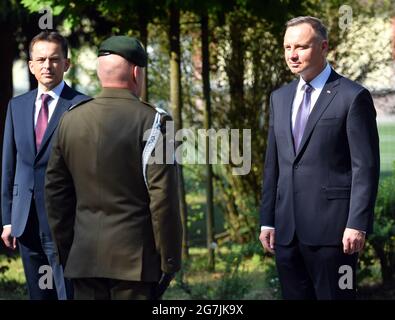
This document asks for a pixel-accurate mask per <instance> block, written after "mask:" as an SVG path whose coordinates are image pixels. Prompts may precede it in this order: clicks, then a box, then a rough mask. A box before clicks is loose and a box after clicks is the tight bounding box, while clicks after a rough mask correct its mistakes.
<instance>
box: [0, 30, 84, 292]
mask: <svg viewBox="0 0 395 320" xmlns="http://www.w3.org/2000/svg"><path fill="white" fill-rule="evenodd" d="M67 51H68V48H67V42H66V39H65V38H64V37H62V36H61V35H60V34H59V33H57V32H49V31H48V32H41V33H40V34H38V35H37V36H36V37H34V38H33V40H32V41H31V43H30V47H29V52H30V61H29V68H30V71H31V72H32V74H34V76H35V77H36V79H37V81H38V88H37V89H36V90H33V91H30V92H28V93H26V94H23V95H21V96H18V97H15V98H13V99H11V100H10V102H9V105H8V110H7V117H6V124H5V131H4V140H3V161H2V170H3V171H2V181H1V182H2V184H1V208H2V223H3V232H2V235H1V238H2V239H3V242H4V244H5V245H6V246H7V247H8V248H11V249H15V248H16V241H18V245H19V249H20V253H21V257H22V262H23V267H24V271H25V276H26V282H27V287H28V292H29V296H30V299H35V300H36V299H62V300H63V299H67V298H71V297H72V288H71V286H70V283H69V282H68V281H65V279H64V277H63V270H62V267H61V266H60V265H59V264H58V263H57V257H56V252H55V249H54V244H53V241H52V238H51V233H50V229H49V226H48V221H47V216H46V212H45V202H44V180H45V171H46V167H47V162H48V159H49V155H50V151H51V139H52V136H53V133H54V131H55V129H56V127H57V125H58V122H59V119H60V117H61V116H62V114H63V113H64V112H65V111H66V110H68V109H69V108H70V107H71V106H72V105H74V104H76V103H78V102H80V101H82V100H85V99H88V97H87V96H85V95H83V94H81V93H79V92H77V91H75V90H73V89H71V88H70V87H69V86H68V85H67V84H65V82H64V81H63V74H64V72H66V71H67V70H68V68H69V66H70V60H69V59H68V58H67ZM51 274H52V275H53V281H51V280H52V277H51Z"/></svg>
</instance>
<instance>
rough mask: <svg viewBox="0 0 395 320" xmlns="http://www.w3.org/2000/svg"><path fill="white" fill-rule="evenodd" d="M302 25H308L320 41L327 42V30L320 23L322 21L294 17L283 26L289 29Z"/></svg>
mask: <svg viewBox="0 0 395 320" xmlns="http://www.w3.org/2000/svg"><path fill="white" fill-rule="evenodd" d="M302 23H307V24H309V25H310V26H311V27H312V28H313V29H314V31H315V33H316V34H317V36H319V37H320V38H321V39H322V40H328V30H327V28H326V27H325V25H324V24H323V23H322V21H321V20H320V19H318V18H316V17H311V16H301V17H296V18H293V19H291V20H289V21H288V22H287V23H286V24H285V26H286V29H288V28H289V27H293V26H297V25H299V24H302Z"/></svg>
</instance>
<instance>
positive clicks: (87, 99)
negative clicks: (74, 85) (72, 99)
mask: <svg viewBox="0 0 395 320" xmlns="http://www.w3.org/2000/svg"><path fill="white" fill-rule="evenodd" d="M92 100H94V99H93V98H92V97H89V96H86V95H82V96H80V99H79V100H78V101H77V102H76V103H74V104H73V105H72V106H71V107H70V108H69V109H68V111H72V110H75V109H76V108H78V107H80V106H82V105H85V104H87V103H88V102H91V101H92Z"/></svg>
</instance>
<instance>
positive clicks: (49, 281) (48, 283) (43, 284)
mask: <svg viewBox="0 0 395 320" xmlns="http://www.w3.org/2000/svg"><path fill="white" fill-rule="evenodd" d="M38 273H39V274H42V276H41V277H40V279H39V280H38V287H39V288H40V289H41V290H47V289H53V276H52V268H51V266H48V265H42V266H40V268H39V269H38Z"/></svg>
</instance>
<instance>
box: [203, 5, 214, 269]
mask: <svg viewBox="0 0 395 320" xmlns="http://www.w3.org/2000/svg"><path fill="white" fill-rule="evenodd" d="M201 32H202V79H203V95H204V100H205V109H204V128H205V129H206V130H209V129H210V128H211V99H210V94H211V93H210V90H211V88H210V59H209V57H210V56H209V54H210V53H209V29H208V14H207V12H204V13H203V14H202V16H201ZM209 141H210V138H209V136H208V135H207V136H206V150H205V152H206V198H207V213H206V229H207V249H208V268H209V270H210V271H214V270H215V255H214V253H215V251H214V247H213V244H214V233H215V231H214V230H215V228H214V203H213V170H212V166H211V164H210V161H209V160H210V159H209V154H210V145H209Z"/></svg>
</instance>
